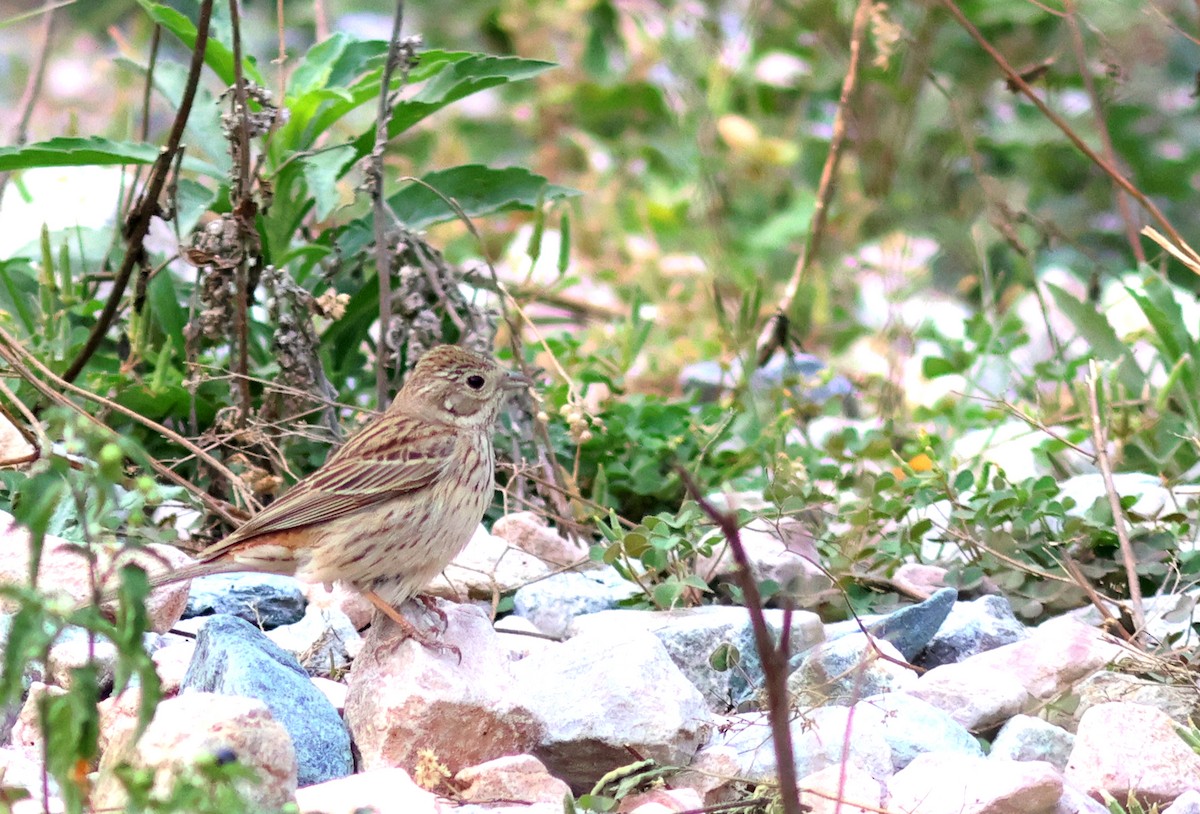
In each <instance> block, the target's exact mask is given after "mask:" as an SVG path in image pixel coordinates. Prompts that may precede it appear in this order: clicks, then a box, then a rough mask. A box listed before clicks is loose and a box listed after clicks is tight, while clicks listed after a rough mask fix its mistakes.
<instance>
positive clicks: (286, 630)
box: [267, 607, 362, 676]
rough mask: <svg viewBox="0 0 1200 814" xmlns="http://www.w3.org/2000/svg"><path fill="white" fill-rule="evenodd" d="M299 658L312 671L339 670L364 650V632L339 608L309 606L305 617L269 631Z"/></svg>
mask: <svg viewBox="0 0 1200 814" xmlns="http://www.w3.org/2000/svg"><path fill="white" fill-rule="evenodd" d="M267 638H269V639H270V640H271V641H273V642H275V644H277V645H279V646H280V647H282V648H283V649H284V650H286V651H287V652H289V653H291V654H292V655H293V656H295V657H296V659H297V660H298V661H299V662H300V666H301V667H303V668H304V669H305V670H306V671H307V672H308V673H309V675H321V676H329V675H333V674H340V673H342V672H345V670H346V669H347V668H348V667H349V666H350V662H351V660H353V659H354V657H355V656H357V655H358V654H359V652H360V651H361V650H362V636H360V635H359V634H358V631H357V630H356V629H355V627H354V625H353V624H352V623H351V622H350V618H349V617H348V616H346V614H344V613H342V612H341V611H340V610H337V609H336V608H316V607H314V608H309V609H307V610H305V612H304V618H303V619H301V620H300V621H299V622H296V623H295V624H291V625H283V626H281V627H277V628H275V629H274V630H271V631H269V632H268V633H267Z"/></svg>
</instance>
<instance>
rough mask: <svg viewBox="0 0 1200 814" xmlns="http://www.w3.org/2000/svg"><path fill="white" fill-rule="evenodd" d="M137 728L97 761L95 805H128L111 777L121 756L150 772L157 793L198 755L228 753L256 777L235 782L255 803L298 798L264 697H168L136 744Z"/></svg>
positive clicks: (292, 764) (274, 804) (292, 761)
mask: <svg viewBox="0 0 1200 814" xmlns="http://www.w3.org/2000/svg"><path fill="white" fill-rule="evenodd" d="M133 734H134V730H133V729H132V728H130V729H126V730H125V732H123V733H119V734H116V735H114V737H113V741H112V745H111V746H110V747H109V749H108V750H107V751H106V752H105V753H104V756H103V757H102V758H101V760H100V780H99V783H98V784H97V786H96V791H95V794H94V795H93V798H92V804H93V805H94V806H95V807H96V808H97V809H102V808H114V809H118V810H120V809H122V808H123V807H124V805H125V799H126V797H125V791H124V788H123V786H122V785H121V783H120V782H119V781H117V779H116V778H115V777H114V775H113V770H114V769H115V768H116V767H117V766H118V765H119V764H120V763H122V762H125V761H128V762H129V763H130V765H132V766H133V767H134V768H135V769H151V770H153V771H154V786H153V789H152V793H154V794H157V795H164V794H166V793H167V792H168V791H169V790H170V788H171V787H172V786H173V784H174V783H175V781H176V779H177V778H178V777H179V776H180V775H181V774H183V773H185V772H186V771H188V770H189V769H190V768H191V767H193V766H194V765H195V764H196V762H197V761H198V760H214V759H217V758H218V757H222V758H223V757H224V756H226V755H230V754H231V755H233V756H234V757H235V758H236V759H237V760H238V761H240V762H241V763H243V764H245V765H246V766H248V767H250V768H251V769H252V770H253V771H254V772H255V774H256V775H257V781H246V782H241V783H239V784H238V787H239V789H240V790H241V792H242V794H243V795H244V796H245V798H246V799H247V801H248V802H250V803H251V805H253V806H256V807H260V808H263V809H266V810H269V811H275V810H278V809H279V808H280V807H282V806H283V805H285V804H287V803H289V802H291V801H292V800H293V798H294V797H295V794H296V754H295V751H294V750H293V749H292V740H291V738H290V737H289V736H288V733H287V730H285V729H284V728H283V727H282V726H281V725H280V724H279V723H278V722H277V721H275V719H274V718H272V717H271V712H270V710H268V709H267V706H266V704H264V703H263V702H262V701H258V700H256V699H251V698H235V697H233V696H222V695H213V694H210V693H188V694H186V695H181V696H178V697H176V698H168V699H167V700H165V701H163V702H162V703H160V704H159V705H158V711H157V712H156V713H155V715H154V720H153V721H151V722H150V725H149V726H148V727H146V731H145V732H144V733H142V736H141V737H140V738H138V739H137V741H136V743H135V742H134V739H133Z"/></svg>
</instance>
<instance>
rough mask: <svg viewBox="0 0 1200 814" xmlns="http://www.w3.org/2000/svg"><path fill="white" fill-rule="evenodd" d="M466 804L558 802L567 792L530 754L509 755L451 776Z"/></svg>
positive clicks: (568, 791)
mask: <svg viewBox="0 0 1200 814" xmlns="http://www.w3.org/2000/svg"><path fill="white" fill-rule="evenodd" d="M454 781H455V785H456V786H458V788H459V789H460V794H461V795H462V799H463V800H465V801H466V802H468V803H494V802H519V803H538V802H545V803H558V804H561V803H562V800H563V797H565V796H566V795H567V794H568V793H570V788H569V787H568V786H567V784H566V783H564V782H563V781H561V780H559V779H558V778H557V777H552V776H551V775H550V773H549V772H548V771H546V766H545V764H543V763H542V762H541V761H540V760H538V759H537V758H535V757H534V756H533V755H510V756H508V757H501V758H496V759H495V760H489V761H488V762H487V763H481V764H479V765H478V766H471V767H469V768H466V769H463V770H462V771H461V772H459V773H458V774H457V775H455V776H454Z"/></svg>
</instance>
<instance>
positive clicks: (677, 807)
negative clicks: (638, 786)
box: [617, 789, 704, 814]
mask: <svg viewBox="0 0 1200 814" xmlns="http://www.w3.org/2000/svg"><path fill="white" fill-rule="evenodd" d="M703 806H704V803H703V802H702V801H701V800H700V795H699V794H697V793H696V792H695V791H694V790H692V789H652V790H650V791H643V792H641V793H640V794H631V795H629V796H628V797H625V798H624V799H622V800H621V804H620V805H619V806H618V807H617V812H618V814H658V812H662V813H663V814H674V812H679V811H695V810H696V809H698V808H703Z"/></svg>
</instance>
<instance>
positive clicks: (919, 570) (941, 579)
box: [892, 562, 949, 599]
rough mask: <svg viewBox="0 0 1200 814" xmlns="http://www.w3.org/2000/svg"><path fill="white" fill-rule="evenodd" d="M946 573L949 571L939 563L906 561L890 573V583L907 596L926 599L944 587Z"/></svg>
mask: <svg viewBox="0 0 1200 814" xmlns="http://www.w3.org/2000/svg"><path fill="white" fill-rule="evenodd" d="M947 573H949V572H948V571H947V570H946V569H945V568H942V567H941V566H940V565H924V564H922V563H919V562H906V563H904V564H903V565H901V566H900V567H899V568H897V569H896V572H895V573H894V574H892V585H894V586H895V588H896V590H898V591H901V592H903V593H906V594H908V595H909V596H915V597H920V598H921V599H928V598H929V597H931V596H933V595H934V594H935V593H936V592H937V591H939V590H941V589H942V588H945V587H946V574H947Z"/></svg>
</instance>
